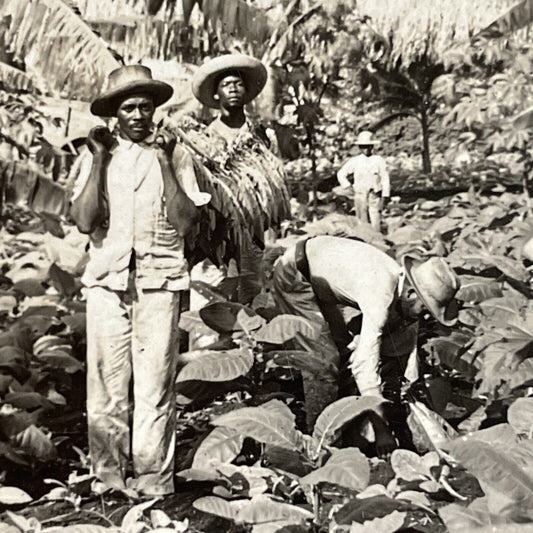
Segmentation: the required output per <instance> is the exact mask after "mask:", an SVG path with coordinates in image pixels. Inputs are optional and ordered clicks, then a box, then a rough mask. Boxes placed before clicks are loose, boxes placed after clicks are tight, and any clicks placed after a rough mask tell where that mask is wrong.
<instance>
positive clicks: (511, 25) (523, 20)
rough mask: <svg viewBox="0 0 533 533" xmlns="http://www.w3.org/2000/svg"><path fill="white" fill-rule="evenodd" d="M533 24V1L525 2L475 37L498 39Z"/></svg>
mask: <svg viewBox="0 0 533 533" xmlns="http://www.w3.org/2000/svg"><path fill="white" fill-rule="evenodd" d="M532 22H533V0H523V1H522V2H519V3H518V4H515V5H514V6H513V7H511V9H509V10H508V11H506V12H505V13H504V14H503V15H501V16H500V17H498V18H497V19H496V20H494V21H493V22H492V23H491V24H489V25H488V26H487V27H486V28H483V29H482V30H481V31H480V32H479V33H478V34H477V35H476V36H475V37H482V38H485V39H491V38H495V37H496V38H497V37H502V36H504V35H507V34H509V33H512V32H514V31H517V30H521V29H522V28H525V27H526V26H529V25H530V24H531V23H532Z"/></svg>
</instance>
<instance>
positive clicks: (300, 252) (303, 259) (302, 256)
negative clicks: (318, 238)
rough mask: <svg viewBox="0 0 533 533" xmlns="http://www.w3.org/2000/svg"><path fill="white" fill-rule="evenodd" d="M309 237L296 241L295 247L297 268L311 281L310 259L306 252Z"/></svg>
mask: <svg viewBox="0 0 533 533" xmlns="http://www.w3.org/2000/svg"><path fill="white" fill-rule="evenodd" d="M308 240H309V238H307V239H302V240H301V241H298V242H297V243H296V249H295V262H296V268H297V269H298V271H299V272H300V274H301V275H302V276H303V277H304V278H305V279H306V280H307V281H309V282H310V281H311V273H310V271H309V261H307V254H306V253H305V245H306V244H307V241H308Z"/></svg>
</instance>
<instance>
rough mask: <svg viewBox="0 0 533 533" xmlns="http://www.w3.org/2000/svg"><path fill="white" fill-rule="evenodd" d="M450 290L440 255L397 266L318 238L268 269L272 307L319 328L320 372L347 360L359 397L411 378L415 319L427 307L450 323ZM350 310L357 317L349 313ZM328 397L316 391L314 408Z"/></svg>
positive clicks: (386, 443)
mask: <svg viewBox="0 0 533 533" xmlns="http://www.w3.org/2000/svg"><path fill="white" fill-rule="evenodd" d="M458 288H459V282H458V279H457V277H456V276H455V274H454V272H453V271H452V269H451V268H450V267H449V266H448V265H447V264H446V262H445V261H444V260H443V259H442V258H440V257H430V258H426V259H425V260H423V259H421V258H417V257H415V256H411V255H406V256H405V257H404V258H403V260H402V265H401V266H400V265H399V264H398V263H397V262H396V261H395V260H394V259H392V258H391V257H390V256H388V255H387V254H385V253H384V252H382V251H381V250H379V249H377V248H375V247H373V246H371V245H370V244H367V243H365V242H362V241H360V240H353V239H349V238H341V237H333V236H325V235H324V236H317V237H311V238H308V239H304V240H301V241H298V243H297V244H296V245H295V246H293V247H291V248H289V249H287V250H286V252H285V253H284V255H282V256H281V257H280V258H279V259H278V260H277V261H276V263H275V265H274V272H273V296H274V300H275V301H276V304H277V306H278V307H279V309H280V310H281V311H282V312H283V313H290V314H295V315H298V316H301V317H304V318H307V319H309V320H310V321H311V322H312V323H314V324H317V325H318V326H319V327H320V337H319V341H320V343H321V344H322V345H323V347H324V348H323V352H324V373H326V371H327V370H326V369H328V368H330V369H337V370H338V369H339V368H342V366H343V363H349V368H350V370H351V374H352V376H353V380H355V384H356V385H357V388H358V389H359V393H360V394H361V395H363V396H374V397H377V398H383V397H385V398H386V399H390V400H397V399H398V396H399V386H400V384H401V381H403V380H404V379H407V380H408V381H415V380H416V379H418V361H417V353H416V341H417V335H418V319H419V317H420V316H421V315H422V314H423V313H424V311H429V313H430V314H431V315H432V316H433V318H434V319H436V320H437V321H438V322H440V323H441V324H443V325H445V326H452V325H454V324H455V322H456V320H457V305H456V301H455V298H454V297H455V294H456V292H457V290H458ZM355 309H357V310H359V311H360V315H359V316H358V317H355V318H354V317H353V314H354V310H355ZM349 315H351V317H352V321H351V322H348V321H347V319H346V317H347V316H349ZM354 333H359V335H358V337H354ZM332 375H333V377H335V372H334V370H333V374H332ZM339 384H341V385H342V383H339ZM335 399H336V398H335V397H329V398H327V397H325V395H324V394H323V395H322V397H321V398H320V400H321V401H322V404H323V405H321V406H320V408H321V409H322V408H323V407H325V405H327V404H328V403H330V402H332V401H334V400H335ZM306 403H307V402H306ZM316 414H318V413H316ZM308 415H309V413H308ZM308 419H309V417H308ZM371 421H372V423H373V426H374V430H375V434H376V451H377V453H378V455H381V456H383V455H387V454H388V453H390V452H391V451H392V449H394V447H395V445H396V444H395V440H394V438H393V437H392V435H391V432H390V431H389V430H388V427H387V425H386V424H385V423H384V422H383V419H382V418H381V417H379V416H374V417H373V419H371Z"/></svg>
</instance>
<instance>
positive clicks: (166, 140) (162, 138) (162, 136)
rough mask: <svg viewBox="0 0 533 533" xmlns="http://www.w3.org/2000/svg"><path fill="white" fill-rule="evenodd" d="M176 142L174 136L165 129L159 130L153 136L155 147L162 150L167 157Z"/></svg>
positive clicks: (170, 155)
mask: <svg viewBox="0 0 533 533" xmlns="http://www.w3.org/2000/svg"><path fill="white" fill-rule="evenodd" d="M176 142H177V139H176V136H175V135H174V134H173V133H171V132H170V131H168V130H165V129H161V130H159V131H158V132H157V134H156V137H155V145H156V147H157V148H159V149H160V150H162V151H163V152H164V153H165V154H166V155H167V156H168V157H172V154H173V153H174V148H175V147H176Z"/></svg>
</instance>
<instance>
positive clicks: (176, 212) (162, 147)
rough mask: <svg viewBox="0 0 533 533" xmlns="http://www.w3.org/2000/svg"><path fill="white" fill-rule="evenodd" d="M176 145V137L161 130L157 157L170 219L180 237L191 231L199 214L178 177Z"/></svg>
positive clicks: (157, 142)
mask: <svg viewBox="0 0 533 533" xmlns="http://www.w3.org/2000/svg"><path fill="white" fill-rule="evenodd" d="M175 146H176V138H175V137H173V136H171V135H170V134H169V133H168V132H160V133H159V134H158V137H157V139H156V147H155V149H156V152H157V159H158V161H159V164H160V166H161V174H162V176H163V188H164V194H165V205H166V211H167V217H168V221H169V222H170V224H172V226H173V227H174V229H175V230H176V231H177V233H178V235H180V237H184V236H185V235H187V233H189V231H190V230H191V228H192V226H193V225H194V223H195V222H196V220H197V219H198V216H199V211H198V209H197V208H196V206H195V205H194V202H193V201H192V200H191V199H190V198H189V197H188V196H187V194H185V191H184V190H183V188H182V186H181V184H180V183H179V181H178V179H177V177H176V171H175V170H174V165H173V162H172V153H173V151H174V148H175Z"/></svg>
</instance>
